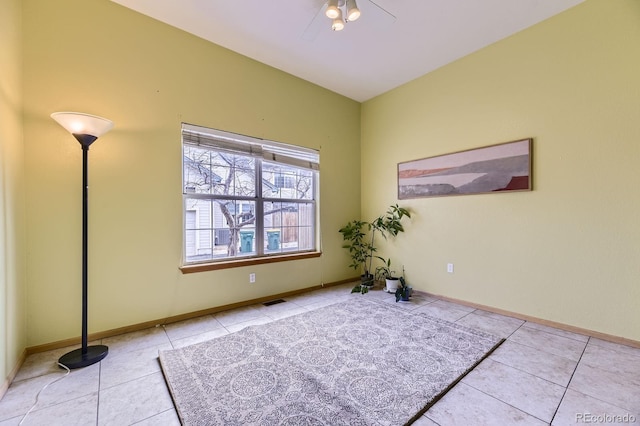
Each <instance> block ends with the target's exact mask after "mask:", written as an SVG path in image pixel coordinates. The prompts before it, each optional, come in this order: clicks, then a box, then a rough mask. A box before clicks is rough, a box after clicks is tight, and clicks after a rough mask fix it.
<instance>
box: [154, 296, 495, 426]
mask: <svg viewBox="0 0 640 426" xmlns="http://www.w3.org/2000/svg"><path fill="white" fill-rule="evenodd" d="M502 341H503V340H502V339H500V338H498V337H495V336H492V335H489V334H486V333H482V332H479V331H475V330H472V329H469V328H467V327H464V326H460V325H457V324H453V323H450V322H447V321H443V320H440V319H437V318H432V317H429V316H426V315H423V314H410V313H407V312H406V311H405V310H403V309H400V308H398V307H396V306H394V305H393V304H389V303H381V302H375V301H370V300H366V299H365V298H357V299H356V298H354V300H353V301H349V302H341V303H338V304H335V305H330V306H327V307H324V308H320V309H317V310H314V311H311V312H307V313H303V314H299V315H295V316H292V317H289V318H285V319H281V320H278V321H275V322H272V323H269V324H264V325H258V326H251V327H247V328H245V329H243V330H241V331H238V332H236V333H233V334H229V335H226V336H222V337H219V338H216V339H213V340H210V341H207V342H203V343H199V344H195V345H192V346H188V347H185V348H181V349H175V350H168V351H161V352H160V354H159V358H160V363H161V366H162V370H163V373H164V376H165V379H166V381H167V384H168V386H169V390H170V392H171V395H172V397H173V400H174V403H175V405H176V409H177V411H178V415H179V417H180V420H181V421H182V423H183V424H184V425H250V424H256V425H309V426H311V425H326V426H339V425H345V426H347V425H349V426H354V425H362V426H365V425H366V426H369V425H401V424H409V423H411V422H413V421H414V420H416V419H417V418H419V417H420V416H421V415H422V413H424V412H425V411H426V410H427V409H428V408H429V407H430V406H431V405H433V403H435V401H437V400H438V399H439V398H440V397H441V396H442V395H443V394H444V393H445V392H446V391H447V390H448V389H450V388H451V387H452V386H453V385H454V384H455V383H456V382H457V381H459V380H460V379H461V378H462V377H463V376H464V375H465V374H466V373H467V372H469V371H470V370H471V369H472V368H473V367H474V366H475V365H477V364H478V363H479V362H480V361H481V360H482V359H483V358H485V357H486V356H487V355H488V354H489V353H491V351H493V350H494V349H495V348H496V347H498V346H499V345H500V344H501V343H502Z"/></svg>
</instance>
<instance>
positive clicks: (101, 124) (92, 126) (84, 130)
mask: <svg viewBox="0 0 640 426" xmlns="http://www.w3.org/2000/svg"><path fill="white" fill-rule="evenodd" d="M51 118H53V119H54V120H56V121H57V122H58V124H60V125H61V126H62V127H64V128H65V129H66V130H67V131H68V132H69V133H71V134H72V135H74V136H76V137H77V135H87V136H93V137H94V138H95V139H97V138H99V137H100V136H102V135H104V134H105V133H107V132H108V131H109V130H111V129H112V128H113V121H111V120H107V119H106V118H102V117H98V116H96V115H90V114H84V113H81V112H54V113H53V114H51Z"/></svg>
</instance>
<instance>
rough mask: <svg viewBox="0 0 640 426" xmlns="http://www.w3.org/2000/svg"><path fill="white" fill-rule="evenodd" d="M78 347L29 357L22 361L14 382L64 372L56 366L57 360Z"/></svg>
mask: <svg viewBox="0 0 640 426" xmlns="http://www.w3.org/2000/svg"><path fill="white" fill-rule="evenodd" d="M79 347H80V345H75V346H69V347H66V348H61V349H55V350H52V351H47V352H41V353H37V354H33V355H29V356H28V357H27V359H26V360H25V361H24V364H22V367H21V368H20V371H18V374H16V378H15V379H14V381H16V382H19V381H20V380H25V379H30V378H33V377H38V376H42V375H45V374H49V373H58V372H60V371H64V370H61V369H60V366H58V364H57V362H58V359H59V358H60V357H61V356H62V355H64V354H66V353H67V352H70V351H72V350H74V349H77V348H79Z"/></svg>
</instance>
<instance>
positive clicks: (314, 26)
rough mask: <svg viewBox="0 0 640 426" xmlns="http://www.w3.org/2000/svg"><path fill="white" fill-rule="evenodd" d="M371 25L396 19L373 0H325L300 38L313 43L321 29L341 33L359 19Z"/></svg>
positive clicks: (379, 24)
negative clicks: (346, 26)
mask: <svg viewBox="0 0 640 426" xmlns="http://www.w3.org/2000/svg"><path fill="white" fill-rule="evenodd" d="M361 17H362V19H363V20H367V21H368V22H371V24H372V25H376V26H385V25H389V24H392V23H393V22H394V21H395V20H396V17H395V16H394V15H392V14H391V13H389V12H388V11H386V10H385V9H383V8H382V7H380V6H379V5H378V4H376V3H374V2H373V0H357V3H356V0H327V1H325V2H324V4H323V5H322V7H321V8H320V9H319V10H318V12H317V13H316V15H315V16H314V17H313V19H312V20H311V22H310V23H309V25H308V26H307V28H306V29H305V31H304V33H303V34H302V38H303V39H305V40H308V41H313V40H314V39H315V38H316V36H317V35H318V33H320V31H321V30H323V29H332V30H333V31H342V30H343V29H344V28H345V25H346V24H347V23H350V22H354V21H356V20H358V19H359V18H361Z"/></svg>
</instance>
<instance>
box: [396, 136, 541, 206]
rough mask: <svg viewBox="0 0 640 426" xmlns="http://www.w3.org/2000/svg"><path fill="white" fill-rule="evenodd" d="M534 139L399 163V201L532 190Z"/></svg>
mask: <svg viewBox="0 0 640 426" xmlns="http://www.w3.org/2000/svg"><path fill="white" fill-rule="evenodd" d="M532 148H533V139H532V138H526V139H520V140H516V141H511V142H504V143H499V144H495V145H489V146H484V147H481V148H473V149H468V150H464V151H458V152H453V153H450V154H444V155H437V156H434V157H427V158H421V159H418V160H411V161H406V162H401V163H398V199H399V200H407V199H411V198H425V197H442V196H451V195H471V194H488V193H494V192H513V191H531V190H532V189H533V188H532V173H531V171H532V165H533V163H532Z"/></svg>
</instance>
